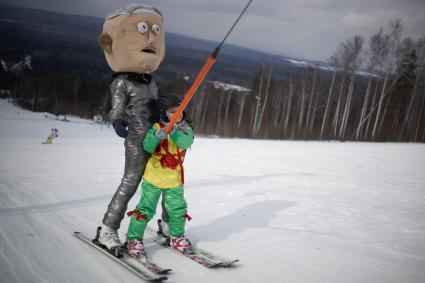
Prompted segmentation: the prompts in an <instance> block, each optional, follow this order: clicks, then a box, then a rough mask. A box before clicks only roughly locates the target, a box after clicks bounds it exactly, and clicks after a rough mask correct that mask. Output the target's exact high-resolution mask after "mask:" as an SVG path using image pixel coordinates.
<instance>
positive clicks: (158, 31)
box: [152, 24, 161, 34]
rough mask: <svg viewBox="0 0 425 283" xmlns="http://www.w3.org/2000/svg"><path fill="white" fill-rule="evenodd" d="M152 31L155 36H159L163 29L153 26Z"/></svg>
mask: <svg viewBox="0 0 425 283" xmlns="http://www.w3.org/2000/svg"><path fill="white" fill-rule="evenodd" d="M152 31H153V33H154V34H159V33H160V32H161V27H160V26H159V25H157V24H153V25H152Z"/></svg>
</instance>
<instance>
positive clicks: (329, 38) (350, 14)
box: [0, 0, 425, 60]
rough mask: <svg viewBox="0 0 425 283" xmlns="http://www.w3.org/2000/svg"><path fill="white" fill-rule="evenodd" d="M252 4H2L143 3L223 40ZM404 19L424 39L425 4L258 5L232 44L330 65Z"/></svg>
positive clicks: (44, 0)
mask: <svg viewBox="0 0 425 283" xmlns="http://www.w3.org/2000/svg"><path fill="white" fill-rule="evenodd" d="M247 1H248V0H232V1H228V0H214V1H209V0H178V1H177V0H156V1H154V0H146V1H137V0H130V1H126V0H72V1H69V0H68V1H65V0H62V1H60V0H37V1H34V0H13V1H11V0H0V3H9V4H13V5H21V6H27V7H32V8H41V9H49V10H54V11H62V12H65V13H71V14H83V15H94V16H98V17H104V16H105V15H106V14H107V13H108V12H109V11H111V10H114V9H117V8H120V7H122V6H125V5H126V4H128V3H129V2H139V3H144V4H148V5H153V6H156V7H157V8H159V9H160V10H161V12H162V13H163V14H164V22H165V28H166V30H168V31H171V32H177V33H181V34H186V35H191V36H196V37H200V38H205V39H211V40H217V41H219V40H221V39H222V37H223V36H224V34H225V32H226V31H227V29H228V28H229V27H230V26H231V24H232V23H233V21H234V20H235V19H236V17H237V15H238V14H239V12H240V11H241V9H242V8H243V6H244V5H245V4H246V3H247ZM397 18H400V19H402V22H403V24H404V25H405V33H404V35H405V36H411V37H413V38H418V37H422V36H424V30H425V1H424V0H403V1H401V0H345V1H342V0H285V1H282V0H254V1H253V3H252V5H251V7H250V8H249V10H248V11H247V13H246V15H245V17H244V18H243V19H242V20H241V22H240V24H239V25H238V26H237V27H236V29H235V32H234V33H233V34H232V35H231V37H230V38H229V42H231V43H233V44H238V45H242V46H246V47H249V48H254V49H259V50H262V51H270V52H274V53H280V54H292V55H295V56H299V57H302V58H310V59H319V60H326V59H327V58H328V57H329V56H330V55H331V54H332V53H333V52H334V51H335V50H336V48H337V47H338V45H339V44H340V43H341V42H343V41H345V40H346V39H347V38H349V37H352V36H354V35H356V34H358V35H362V36H364V37H365V38H366V39H367V38H368V37H369V36H370V35H372V34H373V33H375V32H376V31H377V30H378V29H379V28H380V27H381V26H386V25H387V24H388V21H389V20H392V19H397Z"/></svg>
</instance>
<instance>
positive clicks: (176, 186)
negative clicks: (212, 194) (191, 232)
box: [127, 123, 193, 240]
mask: <svg viewBox="0 0 425 283" xmlns="http://www.w3.org/2000/svg"><path fill="white" fill-rule="evenodd" d="M160 127H161V128H162V127H163V126H162V125H160V124H159V123H156V124H154V125H153V126H152V128H151V129H150V130H149V132H148V133H147V134H146V137H145V139H144V140H143V148H144V149H145V150H146V151H147V152H149V153H151V154H152V155H151V157H150V158H149V160H148V163H147V165H146V168H145V172H144V175H143V182H142V185H141V188H142V196H141V198H140V201H139V203H138V204H137V206H136V209H135V210H133V211H130V212H129V213H128V215H129V216H131V220H130V225H129V227H128V232H127V240H132V239H139V240H142V239H143V235H144V232H145V229H146V226H147V223H148V222H149V220H151V219H152V217H153V216H154V214H155V210H156V206H157V204H158V200H159V197H160V196H161V193H162V192H163V193H164V197H165V208H166V209H167V212H168V215H169V229H170V231H169V232H170V236H173V237H180V236H184V226H185V223H186V219H187V218H189V216H188V215H187V204H186V200H185V199H184V192H183V184H184V170H183V160H184V156H185V152H186V149H187V148H189V147H190V146H191V145H192V143H193V131H192V129H191V128H190V127H188V130H187V131H186V132H182V131H180V130H177V131H176V132H175V133H174V134H173V135H167V139H163V140H161V139H160V138H159V137H157V136H156V134H155V133H156V132H157V130H158V129H159V128H160Z"/></svg>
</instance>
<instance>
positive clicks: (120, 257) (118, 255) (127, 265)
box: [74, 232, 168, 282]
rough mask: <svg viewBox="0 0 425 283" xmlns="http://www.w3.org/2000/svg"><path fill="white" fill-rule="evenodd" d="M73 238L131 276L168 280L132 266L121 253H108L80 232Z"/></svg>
mask: <svg viewBox="0 0 425 283" xmlns="http://www.w3.org/2000/svg"><path fill="white" fill-rule="evenodd" d="M74 236H75V237H77V238H78V239H80V240H82V241H83V242H85V243H87V244H89V245H90V246H92V247H94V248H95V249H96V250H98V251H100V252H102V253H103V254H104V255H107V256H108V257H109V258H111V259H113V260H114V261H115V262H117V263H119V264H121V265H122V266H124V267H125V268H127V269H128V270H129V271H131V272H132V273H133V274H135V275H137V276H138V277H140V278H142V279H143V280H146V281H150V282H160V281H163V280H167V279H168V278H167V277H166V276H163V275H158V274H155V273H153V272H152V271H150V270H148V269H147V267H146V270H145V269H144V268H142V267H139V266H136V265H134V264H133V263H131V262H130V261H129V260H128V259H129V258H128V257H127V258H125V257H123V254H122V253H121V252H117V253H115V254H114V253H113V252H112V251H109V250H107V249H105V248H103V247H102V246H100V245H98V244H97V243H95V242H96V241H95V240H93V239H91V238H89V237H88V236H86V235H85V234H83V233H81V232H74ZM143 266H144V265H143Z"/></svg>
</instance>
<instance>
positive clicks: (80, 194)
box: [0, 100, 425, 283]
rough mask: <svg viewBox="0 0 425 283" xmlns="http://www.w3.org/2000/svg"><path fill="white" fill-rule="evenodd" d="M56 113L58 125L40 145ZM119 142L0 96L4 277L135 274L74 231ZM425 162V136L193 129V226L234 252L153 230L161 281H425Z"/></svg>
mask: <svg viewBox="0 0 425 283" xmlns="http://www.w3.org/2000/svg"><path fill="white" fill-rule="evenodd" d="M53 127H56V128H58V129H59V135H60V136H59V138H58V139H56V140H54V142H53V144H52V145H42V144H41V142H42V141H43V140H44V139H45V137H46V136H47V135H48V134H49V132H50V128H53ZM122 144H123V140H122V139H120V138H118V137H116V136H115V134H114V132H113V130H112V129H110V128H103V129H101V127H100V125H97V124H94V123H90V122H89V121H84V120H79V119H76V118H74V119H71V122H60V121H54V120H51V119H46V118H45V117H44V115H43V113H32V112H29V111H25V110H21V109H18V108H16V107H14V106H12V105H11V104H9V103H8V102H6V101H5V100H0V152H1V158H0V162H1V164H0V168H1V169H0V180H1V182H0V196H1V197H0V247H1V248H0V282H5V283H6V282H8V283H9V282H102V283H104V282H105V283H106V282H140V279H138V278H137V277H135V276H134V275H132V274H130V273H129V272H128V271H126V270H125V269H123V268H122V267H120V266H118V265H117V264H116V263H114V262H112V261H111V260H110V259H108V258H106V257H105V256H103V255H101V254H99V253H97V252H96V251H94V250H92V249H91V248H90V247H87V246H86V245H85V244H83V243H82V242H80V241H79V240H77V239H75V238H74V237H73V236H72V232H73V231H75V230H81V231H83V232H86V233H90V234H94V232H95V229H96V226H97V225H98V224H99V223H100V221H101V219H102V217H103V213H104V212H105V209H106V206H107V204H108V202H109V200H110V197H111V196H112V194H113V193H114V191H115V189H116V187H117V185H118V183H119V181H120V178H121V175H122V172H123V162H124V160H123V154H124V152H123V146H122ZM424 168H425V145H424V144H395V143H340V142H289V141H253V140H243V139H211V138H200V137H198V138H196V140H195V143H194V145H193V146H192V149H191V150H190V151H189V152H188V155H187V159H186V173H187V175H186V180H187V184H186V198H187V201H188V203H189V214H190V215H191V216H192V217H193V220H192V221H191V222H189V223H188V225H187V235H188V236H189V237H190V238H191V239H192V242H194V243H196V244H197V245H198V246H200V247H202V248H206V249H209V250H212V251H215V252H217V253H219V254H222V255H225V256H228V257H232V258H239V259H240V264H238V265H237V266H236V267H235V268H229V269H218V270H209V269H206V268H204V267H202V266H199V265H197V264H195V263H193V262H191V261H190V260H187V259H185V258H183V257H181V256H179V255H177V254H174V253H172V252H171V251H168V250H165V249H162V248H160V247H158V246H156V245H154V244H152V239H151V238H149V237H147V238H146V239H145V241H146V243H147V249H148V252H149V254H150V255H151V256H152V258H153V259H154V260H155V261H156V262H157V263H159V264H160V265H163V266H164V267H170V268H172V269H173V273H172V274H171V275H170V276H169V280H168V281H169V282H185V283H187V282H188V283H192V282H193V283H195V282H196V283H198V282H204V283H205V282H206V283H212V282H220V283H226V282H295V283H297V282H302V283H308V282H324V283H329V282H373V283H377V282H382V283H389V282H394V283H396V282H397V283H399V282H412V283H413V282H417V283H423V282H425V272H424V266H425V218H424V215H425V174H424ZM139 196H140V194H139V193H137V194H136V195H135V197H134V198H133V200H132V201H131V203H130V206H129V208H132V207H134V205H135V204H136V202H137V201H138V198H139ZM127 224H128V219H125V220H124V221H123V223H122V230H120V233H121V236H122V238H123V239H124V233H125V230H126V227H127Z"/></svg>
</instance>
